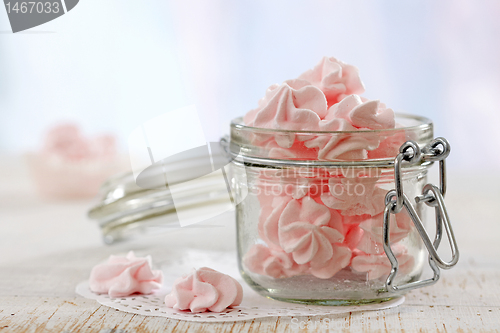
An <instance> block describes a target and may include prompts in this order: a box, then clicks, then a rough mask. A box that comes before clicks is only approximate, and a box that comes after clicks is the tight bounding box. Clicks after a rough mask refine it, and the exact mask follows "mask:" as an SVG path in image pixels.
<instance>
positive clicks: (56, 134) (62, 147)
mask: <svg viewBox="0 0 500 333" xmlns="http://www.w3.org/2000/svg"><path fill="white" fill-rule="evenodd" d="M122 163H123V162H122V161H121V159H120V158H119V156H118V154H117V151H116V144H115V138H114V137H113V136H111V135H100V136H95V137H90V138H89V137H86V136H84V135H83V134H82V132H81V131H80V129H79V128H78V126H77V125H74V124H62V125H58V126H56V127H54V128H52V129H51V130H50V131H49V132H48V133H47V135H46V137H45V140H44V145H43V147H42V148H41V150H40V151H38V152H36V153H30V154H28V165H29V168H30V172H31V174H32V176H33V180H34V183H35V185H36V187H37V191H38V192H39V193H40V194H42V195H43V196H46V197H50V198H57V199H68V198H85V197H87V198H89V197H93V196H95V195H96V194H97V193H98V192H99V187H100V185H101V184H102V183H103V182H104V181H105V180H106V179H107V178H109V177H110V176H111V175H113V174H116V173H119V172H120V171H123V169H124V168H125V165H122ZM125 170H126V169H125Z"/></svg>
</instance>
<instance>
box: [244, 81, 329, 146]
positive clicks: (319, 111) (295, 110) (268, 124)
mask: <svg viewBox="0 0 500 333" xmlns="http://www.w3.org/2000/svg"><path fill="white" fill-rule="evenodd" d="M326 111H327V104H326V99H325V96H324V95H323V93H322V92H321V90H319V89H318V88H316V87H314V86H312V85H309V83H308V82H307V81H304V80H289V81H286V82H284V83H283V84H282V85H280V86H271V87H270V88H269V89H268V92H267V93H266V96H265V97H264V100H261V101H259V107H258V108H257V109H255V110H252V111H250V112H248V113H247V115H246V116H245V117H244V118H243V119H244V122H245V124H247V125H249V126H253V127H259V128H272V129H280V130H291V131H302V130H311V131H316V130H318V129H319V128H318V123H319V121H320V119H321V117H324V116H325V115H326ZM267 138H268V135H264V137H263V138H257V139H258V140H260V141H262V140H265V139H267ZM274 138H275V140H276V143H277V144H278V145H279V146H280V147H283V148H290V147H291V146H292V145H293V143H294V141H295V135H294V134H293V133H287V134H276V135H274Z"/></svg>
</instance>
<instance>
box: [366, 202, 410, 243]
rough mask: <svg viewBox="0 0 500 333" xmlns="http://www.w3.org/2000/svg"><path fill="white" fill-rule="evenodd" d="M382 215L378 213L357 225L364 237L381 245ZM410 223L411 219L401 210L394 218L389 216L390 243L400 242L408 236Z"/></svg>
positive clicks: (382, 235) (382, 234)
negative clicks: (368, 237) (362, 231)
mask: <svg viewBox="0 0 500 333" xmlns="http://www.w3.org/2000/svg"><path fill="white" fill-rule="evenodd" d="M383 225H384V214H383V213H380V214H378V215H376V216H372V217H370V218H368V219H366V220H365V221H363V222H361V223H360V224H359V227H360V228H361V229H363V230H364V231H365V233H366V236H368V235H369V236H370V238H371V239H372V240H373V241H375V242H377V243H383V241H384V238H383V237H384V233H383V232H384V229H383ZM411 226H412V222H411V218H410V216H409V215H408V213H407V212H406V210H404V209H403V210H402V211H401V212H399V213H398V214H396V215H395V218H394V217H393V216H392V214H391V221H390V223H389V239H390V241H391V243H395V242H398V241H400V240H401V239H403V238H405V237H406V236H408V233H409V232H410V230H411Z"/></svg>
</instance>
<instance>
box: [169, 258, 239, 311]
mask: <svg viewBox="0 0 500 333" xmlns="http://www.w3.org/2000/svg"><path fill="white" fill-rule="evenodd" d="M242 299H243V288H242V287H241V285H240V283H239V282H238V281H236V280H235V279H233V278H232V277H230V276H229V275H226V274H223V273H220V272H218V271H216V270H213V269H211V268H208V267H202V268H200V269H197V270H193V272H192V273H191V274H189V275H187V276H183V277H181V278H179V279H177V280H176V281H175V282H174V286H173V287H172V292H171V293H170V294H168V295H167V296H165V305H166V306H167V307H170V308H174V309H178V310H190V311H191V312H205V311H212V312H221V311H222V310H224V309H226V308H228V307H231V306H237V305H239V304H240V303H241V301H242Z"/></svg>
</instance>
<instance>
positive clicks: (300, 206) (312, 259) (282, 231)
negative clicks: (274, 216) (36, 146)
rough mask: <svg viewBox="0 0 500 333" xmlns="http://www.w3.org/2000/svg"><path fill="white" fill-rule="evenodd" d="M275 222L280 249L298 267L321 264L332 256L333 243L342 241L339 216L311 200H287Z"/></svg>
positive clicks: (333, 252) (307, 198)
mask: <svg viewBox="0 0 500 333" xmlns="http://www.w3.org/2000/svg"><path fill="white" fill-rule="evenodd" d="M278 223H279V229H278V235H279V243H280V246H281V248H282V249H283V250H284V251H285V252H286V253H291V254H292V257H293V259H294V261H295V262H296V263H298V264H306V263H311V265H313V264H314V265H318V266H319V265H321V264H324V263H325V262H327V261H329V260H330V259H332V258H333V257H334V254H335V253H336V251H335V247H336V246H337V245H336V244H335V243H341V242H342V241H343V240H344V235H343V234H342V217H341V216H340V214H338V213H336V212H335V211H333V210H332V211H331V210H330V209H328V207H325V206H324V205H321V204H319V203H317V202H316V201H314V199H312V198H311V197H304V198H303V199H302V200H301V201H298V200H291V201H290V202H289V203H288V204H287V206H286V207H285V209H284V210H283V213H282V214H281V216H280V218H279V222H278Z"/></svg>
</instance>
